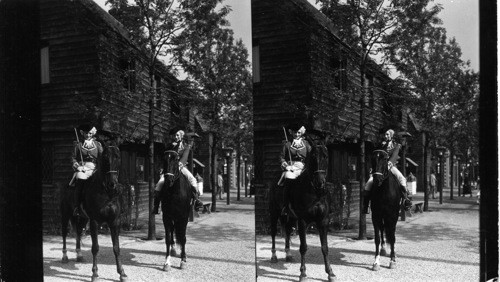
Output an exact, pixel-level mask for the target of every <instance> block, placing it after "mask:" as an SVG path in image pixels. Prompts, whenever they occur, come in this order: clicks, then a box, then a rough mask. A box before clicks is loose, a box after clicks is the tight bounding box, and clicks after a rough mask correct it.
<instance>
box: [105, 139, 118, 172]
mask: <svg viewBox="0 0 500 282" xmlns="http://www.w3.org/2000/svg"><path fill="white" fill-rule="evenodd" d="M108 148H116V149H118V147H117V146H108ZM118 150H119V149H118ZM110 163H111V162H110ZM110 168H111V167H110ZM118 172H119V171H118V170H110V171H108V172H106V174H108V173H109V174H113V173H116V174H118Z"/></svg>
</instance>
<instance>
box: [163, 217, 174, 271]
mask: <svg viewBox="0 0 500 282" xmlns="http://www.w3.org/2000/svg"><path fill="white" fill-rule="evenodd" d="M163 226H164V228H165V245H166V247H167V252H166V253H165V263H164V264H163V271H167V272H168V271H170V267H171V262H170V259H171V255H170V246H171V245H172V244H171V241H172V230H173V228H174V227H173V226H172V222H171V221H170V220H165V218H164V219H163Z"/></svg>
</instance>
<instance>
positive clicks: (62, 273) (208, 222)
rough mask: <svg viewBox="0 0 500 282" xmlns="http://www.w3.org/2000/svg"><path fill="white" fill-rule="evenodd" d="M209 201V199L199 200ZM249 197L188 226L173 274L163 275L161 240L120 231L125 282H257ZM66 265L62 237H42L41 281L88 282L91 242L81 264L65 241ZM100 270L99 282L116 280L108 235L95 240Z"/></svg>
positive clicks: (159, 232)
mask: <svg viewBox="0 0 500 282" xmlns="http://www.w3.org/2000/svg"><path fill="white" fill-rule="evenodd" d="M202 200H203V201H207V200H208V197H207V198H206V199H205V198H202ZM253 200H254V199H253V198H244V197H242V201H241V202H238V203H237V204H235V203H236V201H234V202H232V203H231V205H229V206H227V205H226V203H225V202H224V201H218V203H217V209H218V212H215V213H212V214H209V215H208V214H201V215H200V217H199V218H195V221H194V222H190V223H189V224H188V230H187V234H188V235H187V244H186V252H187V269H184V270H181V269H179V264H180V259H179V258H173V259H172V270H171V271H170V272H168V273H167V272H163V271H162V267H163V263H164V261H165V241H164V240H155V241H146V240H143V238H146V235H147V230H141V231H139V232H137V231H135V232H122V234H121V236H120V248H121V257H122V263H123V267H124V270H125V273H126V274H127V276H128V278H129V281H255V271H256V269H255V235H254V234H255V231H254V230H255V220H254V202H253ZM156 223H157V225H156V234H157V236H158V237H160V236H161V237H164V230H163V224H162V222H161V216H156ZM68 242H69V245H68V257H69V259H70V262H69V263H67V264H63V263H61V258H62V238H61V236H45V237H44V244H43V251H44V281H90V276H91V275H92V253H91V251H90V247H91V239H90V236H86V237H85V238H84V239H83V244H84V247H83V248H82V250H83V256H84V259H85V262H82V263H79V262H76V261H75V256H76V254H75V252H74V249H75V240H74V238H69V241H68ZM99 244H100V250H99V255H98V268H99V276H100V278H101V281H119V276H118V274H117V272H116V265H115V260H114V255H113V250H112V244H111V238H110V236H109V235H100V236H99Z"/></svg>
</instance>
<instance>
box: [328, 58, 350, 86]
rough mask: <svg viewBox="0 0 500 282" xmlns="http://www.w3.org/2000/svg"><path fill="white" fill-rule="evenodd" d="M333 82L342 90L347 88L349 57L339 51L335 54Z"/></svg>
mask: <svg viewBox="0 0 500 282" xmlns="http://www.w3.org/2000/svg"><path fill="white" fill-rule="evenodd" d="M332 65H333V83H334V85H335V87H337V88H338V89H340V90H343V91H345V90H347V58H346V55H345V54H344V52H342V51H339V52H338V53H337V54H335V55H334V56H333V62H332Z"/></svg>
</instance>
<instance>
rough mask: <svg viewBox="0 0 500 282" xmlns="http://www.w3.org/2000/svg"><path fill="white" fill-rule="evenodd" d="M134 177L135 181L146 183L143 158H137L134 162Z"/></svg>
mask: <svg viewBox="0 0 500 282" xmlns="http://www.w3.org/2000/svg"><path fill="white" fill-rule="evenodd" d="M135 164H136V165H135V175H136V177H137V181H141V182H142V181H146V174H145V173H144V172H145V170H146V169H145V164H144V158H143V157H137V158H136V160H135Z"/></svg>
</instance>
